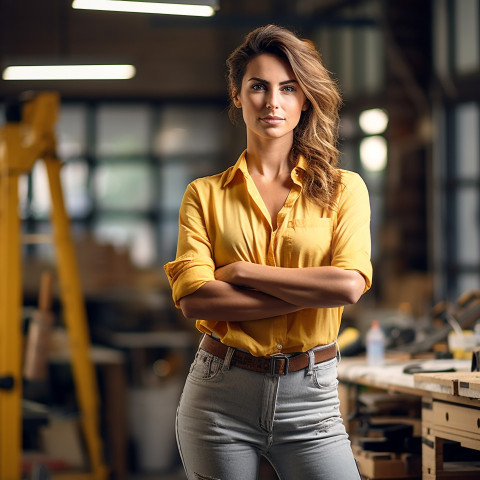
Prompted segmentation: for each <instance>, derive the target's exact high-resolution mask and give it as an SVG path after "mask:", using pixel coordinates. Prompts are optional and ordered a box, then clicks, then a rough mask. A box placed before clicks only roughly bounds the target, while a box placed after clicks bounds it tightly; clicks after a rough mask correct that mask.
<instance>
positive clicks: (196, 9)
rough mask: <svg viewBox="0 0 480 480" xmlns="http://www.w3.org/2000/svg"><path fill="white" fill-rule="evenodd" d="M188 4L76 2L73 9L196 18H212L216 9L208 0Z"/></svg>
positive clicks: (111, 0)
mask: <svg viewBox="0 0 480 480" xmlns="http://www.w3.org/2000/svg"><path fill="white" fill-rule="evenodd" d="M194 3H195V0H194V1H193V2H192V3H191V4H187V3H163V2H143V1H128V0H74V1H73V3H72V7H73V8H77V9H82V10H108V11H113V12H134V13H158V14H163V15H189V16H194V17H211V16H212V15H214V14H215V8H214V7H213V6H212V5H208V3H212V2H208V0H205V2H203V3H204V4H203V5H199V4H194Z"/></svg>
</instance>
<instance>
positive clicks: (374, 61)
mask: <svg viewBox="0 0 480 480" xmlns="http://www.w3.org/2000/svg"><path fill="white" fill-rule="evenodd" d="M364 52H365V89H366V92H367V93H369V94H373V93H377V92H378V91H379V90H380V89H381V88H382V87H383V86H384V83H385V76H384V65H385V40H384V37H383V33H382V32H381V30H378V29H373V28H368V29H365V45H364Z"/></svg>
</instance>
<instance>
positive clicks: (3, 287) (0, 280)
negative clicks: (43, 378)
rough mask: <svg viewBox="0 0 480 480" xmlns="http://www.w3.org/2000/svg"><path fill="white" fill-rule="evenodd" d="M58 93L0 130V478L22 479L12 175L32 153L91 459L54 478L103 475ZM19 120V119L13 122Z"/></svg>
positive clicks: (17, 244) (41, 98)
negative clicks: (43, 185) (45, 184)
mask: <svg viewBox="0 0 480 480" xmlns="http://www.w3.org/2000/svg"><path fill="white" fill-rule="evenodd" d="M59 103H60V99H59V96H58V95H57V94H56V93H53V92H44V93H40V94H38V95H36V96H35V97H32V98H31V99H28V100H26V101H25V102H24V103H23V105H22V108H21V111H20V115H19V118H18V119H15V121H8V122H7V123H6V124H5V125H4V127H3V128H1V129H0V479H1V480H20V478H21V452H22V434H21V432H22V410H21V401H22V331H21V307H22V279H21V271H22V269H21V267H22V259H21V237H20V226H21V225H20V219H19V215H18V206H19V202H18V179H19V176H20V175H21V174H25V173H28V172H30V171H31V169H32V167H33V164H34V163H35V161H36V160H37V159H42V160H43V161H44V162H45V165H46V169H47V174H48V181H49V186H50V194H51V201H52V202H51V203H52V214H51V221H52V226H53V236H54V244H55V247H56V257H57V270H58V276H59V283H60V296H61V300H62V307H63V311H64V318H65V324H66V327H67V331H68V333H69V343H70V350H71V355H72V357H71V358H72V372H73V378H74V383H75V390H76V396H77V400H78V405H79V409H80V415H81V425H82V429H83V434H84V438H85V444H86V447H87V453H88V457H89V460H90V465H89V471H88V472H87V473H83V474H81V473H77V474H73V473H72V474H68V475H67V474H65V475H55V476H54V477H53V478H54V479H55V480H59V479H60V478H61V479H62V480H63V479H72V480H73V479H75V480H77V479H82V480H83V479H85V480H105V479H106V478H107V476H108V470H107V468H106V466H105V465H104V463H103V445H102V442H101V439H100V436H99V396H98V386H97V383H96V375H95V370H94V366H93V363H92V361H91V358H90V338H89V331H88V324H87V319H86V311H85V303H84V299H83V294H82V290H81V285H80V277H79V273H78V265H77V261H76V256H75V250H74V245H73V241H72V238H71V235H70V228H69V227H70V225H69V219H68V216H67V213H66V210H65V204H64V199H63V193H62V187H61V182H60V168H61V162H60V160H59V159H58V158H57V156H56V140H55V133H54V129H53V127H54V124H55V122H56V119H57V112H58V109H59ZM17 120H18V121H17Z"/></svg>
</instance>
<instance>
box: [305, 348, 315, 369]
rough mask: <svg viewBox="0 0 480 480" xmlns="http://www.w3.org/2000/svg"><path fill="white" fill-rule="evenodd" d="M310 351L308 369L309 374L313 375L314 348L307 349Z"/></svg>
mask: <svg viewBox="0 0 480 480" xmlns="http://www.w3.org/2000/svg"><path fill="white" fill-rule="evenodd" d="M307 353H308V369H307V375H313V366H314V365H315V352H314V351H313V349H310V350H307Z"/></svg>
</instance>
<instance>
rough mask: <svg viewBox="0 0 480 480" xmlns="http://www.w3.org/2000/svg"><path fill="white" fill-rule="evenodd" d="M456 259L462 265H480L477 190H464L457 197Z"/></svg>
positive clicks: (479, 204)
mask: <svg viewBox="0 0 480 480" xmlns="http://www.w3.org/2000/svg"><path fill="white" fill-rule="evenodd" d="M456 210H457V211H456V216H457V226H456V229H455V230H456V248H457V252H456V253H457V254H456V258H457V261H458V263H460V264H462V265H466V266H468V265H478V264H479V263H480V234H479V232H480V223H479V219H480V196H479V192H478V190H477V189H476V188H463V189H461V190H460V191H459V192H458V193H457V195H456Z"/></svg>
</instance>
